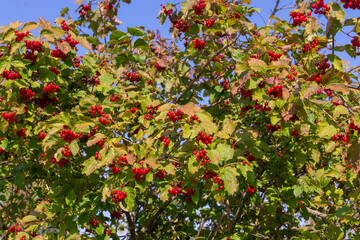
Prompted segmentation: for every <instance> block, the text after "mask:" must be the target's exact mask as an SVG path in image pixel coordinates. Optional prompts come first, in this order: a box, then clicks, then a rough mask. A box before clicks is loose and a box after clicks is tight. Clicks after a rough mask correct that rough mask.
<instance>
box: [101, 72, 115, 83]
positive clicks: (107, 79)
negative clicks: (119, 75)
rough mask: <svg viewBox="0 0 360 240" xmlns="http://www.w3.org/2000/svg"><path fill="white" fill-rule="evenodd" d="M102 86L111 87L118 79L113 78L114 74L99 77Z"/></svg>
mask: <svg viewBox="0 0 360 240" xmlns="http://www.w3.org/2000/svg"><path fill="white" fill-rule="evenodd" d="M99 79H100V84H105V85H106V86H111V85H112V84H113V83H114V82H115V81H116V79H115V78H114V77H113V76H112V74H104V75H101V76H100V77H99Z"/></svg>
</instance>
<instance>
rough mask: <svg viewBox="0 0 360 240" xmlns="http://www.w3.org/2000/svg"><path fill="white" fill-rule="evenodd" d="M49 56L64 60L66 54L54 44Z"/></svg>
mask: <svg viewBox="0 0 360 240" xmlns="http://www.w3.org/2000/svg"><path fill="white" fill-rule="evenodd" d="M51 56H53V57H54V58H60V59H61V61H65V59H66V57H67V54H65V53H64V52H63V51H61V50H60V49H59V48H58V47H57V46H56V47H55V49H54V50H52V51H51Z"/></svg>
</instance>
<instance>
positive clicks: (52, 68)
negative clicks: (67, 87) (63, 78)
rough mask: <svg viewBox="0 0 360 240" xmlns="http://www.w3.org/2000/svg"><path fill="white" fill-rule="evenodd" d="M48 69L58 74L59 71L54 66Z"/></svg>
mask: <svg viewBox="0 0 360 240" xmlns="http://www.w3.org/2000/svg"><path fill="white" fill-rule="evenodd" d="M49 70H50V71H52V72H53V73H55V74H56V75H59V74H60V71H59V70H58V69H57V68H56V67H50V68H49Z"/></svg>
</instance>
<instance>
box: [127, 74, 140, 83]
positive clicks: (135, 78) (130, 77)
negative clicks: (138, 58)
mask: <svg viewBox="0 0 360 240" xmlns="http://www.w3.org/2000/svg"><path fill="white" fill-rule="evenodd" d="M139 78H140V76H139V74H137V73H136V72H133V73H131V72H128V73H126V75H125V79H126V80H129V81H130V82H138V81H139Z"/></svg>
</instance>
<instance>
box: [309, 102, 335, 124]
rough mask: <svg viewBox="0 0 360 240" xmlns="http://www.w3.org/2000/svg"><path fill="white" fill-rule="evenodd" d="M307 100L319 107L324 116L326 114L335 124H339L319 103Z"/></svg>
mask: <svg viewBox="0 0 360 240" xmlns="http://www.w3.org/2000/svg"><path fill="white" fill-rule="evenodd" d="M309 102H311V103H313V104H314V105H315V106H317V107H318V108H320V110H321V111H323V112H324V113H325V115H326V116H328V117H329V118H330V119H331V120H333V121H334V122H335V123H336V124H337V125H339V123H338V122H337V121H336V120H335V119H334V118H333V117H332V116H331V115H330V114H329V113H328V112H327V111H326V110H325V109H323V108H322V107H321V106H320V105H319V104H317V103H316V102H314V101H311V100H309Z"/></svg>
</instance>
